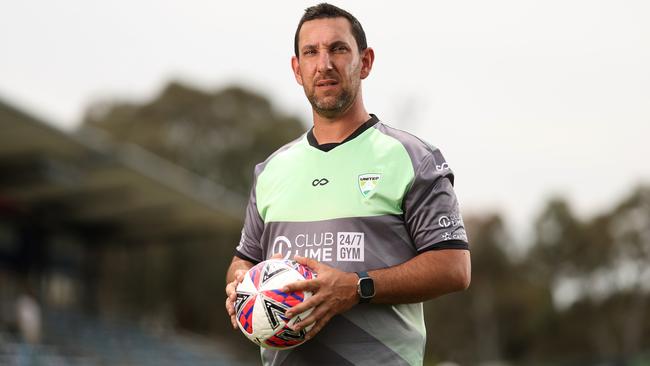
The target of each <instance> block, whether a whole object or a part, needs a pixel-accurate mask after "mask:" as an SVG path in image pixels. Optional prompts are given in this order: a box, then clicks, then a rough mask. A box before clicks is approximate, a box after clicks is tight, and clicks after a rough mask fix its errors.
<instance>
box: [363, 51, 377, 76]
mask: <svg viewBox="0 0 650 366" xmlns="http://www.w3.org/2000/svg"><path fill="white" fill-rule="evenodd" d="M373 62H375V50H373V49H372V48H370V47H368V48H366V49H365V50H363V53H362V54H361V79H365V78H367V77H368V75H370V70H372V64H373Z"/></svg>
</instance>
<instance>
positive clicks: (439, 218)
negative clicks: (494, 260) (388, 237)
mask: <svg viewBox="0 0 650 366" xmlns="http://www.w3.org/2000/svg"><path fill="white" fill-rule="evenodd" d="M453 184H454V174H453V172H452V171H451V169H450V168H449V165H448V164H447V162H446V161H445V159H444V157H443V156H442V154H441V153H440V151H439V150H438V149H435V150H433V151H432V152H431V153H430V154H427V155H426V156H425V157H424V159H422V160H421V162H420V165H419V166H417V169H416V172H415V176H414V178H413V183H412V185H411V187H410V189H409V191H408V193H407V194H406V197H405V200H404V202H403V206H404V219H405V222H406V226H407V229H408V230H409V233H410V235H411V238H412V240H413V243H414V244H415V249H416V250H417V251H418V253H421V252H424V251H427V250H436V249H469V245H468V239H467V233H466V231H465V224H464V223H463V219H462V216H461V214H460V210H459V205H458V199H457V198H456V193H455V192H454V187H453Z"/></svg>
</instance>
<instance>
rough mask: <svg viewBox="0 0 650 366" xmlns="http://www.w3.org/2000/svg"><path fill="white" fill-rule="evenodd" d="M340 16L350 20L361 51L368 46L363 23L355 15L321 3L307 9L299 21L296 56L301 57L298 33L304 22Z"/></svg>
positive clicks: (295, 42) (295, 40) (353, 34)
mask: <svg viewBox="0 0 650 366" xmlns="http://www.w3.org/2000/svg"><path fill="white" fill-rule="evenodd" d="M338 17H343V18H345V19H347V20H348V21H349V22H350V27H351V28H352V36H354V40H355V41H356V42H357V47H358V48H359V52H361V51H363V50H365V49H366V48H368V44H367V42H366V32H364V31H363V27H362V26H361V23H359V21H358V20H357V18H355V17H354V15H352V14H350V13H348V12H347V11H345V10H343V9H341V8H339V7H337V6H334V5H332V4H328V3H320V4H318V5H314V6H310V7H309V8H307V9H305V14H303V16H302V18H300V23H298V28H297V29H296V35H295V37H294V39H293V49H294V52H295V53H296V57H300V55H299V54H298V34H299V33H300V28H302V25H303V23H305V22H308V21H310V20H315V19H323V18H338Z"/></svg>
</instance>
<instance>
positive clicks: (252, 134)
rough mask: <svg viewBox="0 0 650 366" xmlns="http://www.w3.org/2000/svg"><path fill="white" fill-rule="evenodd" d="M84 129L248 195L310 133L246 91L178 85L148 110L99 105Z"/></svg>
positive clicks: (171, 86)
mask: <svg viewBox="0 0 650 366" xmlns="http://www.w3.org/2000/svg"><path fill="white" fill-rule="evenodd" d="M84 124H85V125H89V126H94V127H98V128H101V129H102V130H105V131H106V132H108V133H109V134H110V135H111V136H112V137H113V138H115V139H116V140H118V141H122V142H130V143H134V144H137V145H140V146H142V147H144V148H145V149H147V150H149V151H151V152H153V153H155V154H158V155H159V156H161V157H163V158H165V159H167V160H170V161H173V162H175V163H177V164H179V165H181V166H184V167H186V168H188V169H190V170H192V171H194V172H196V173H198V174H200V175H202V176H205V177H208V178H210V179H212V180H214V181H216V182H218V183H221V184H223V185H224V186H226V187H227V188H229V189H231V190H232V191H234V192H239V193H243V194H247V193H248V190H249V189H250V186H251V181H252V172H253V166H254V165H255V164H256V163H259V162H261V161H263V160H264V159H266V157H268V155H270V154H271V153H272V152H273V151H274V150H275V149H277V148H278V147H280V146H281V145H283V144H284V143H286V142H288V141H290V140H292V139H294V138H296V137H298V136H299V135H300V134H301V133H302V132H304V130H305V127H304V126H303V125H302V124H301V123H300V121H298V119H296V118H294V117H289V116H285V115H282V114H280V113H278V112H276V111H275V110H273V108H272V106H271V104H270V102H269V101H268V100H267V99H266V98H264V97H262V96H259V95H256V94H254V93H251V92H249V91H246V90H243V89H241V88H237V87H230V88H227V89H224V90H221V91H218V92H213V93H209V92H204V91H201V90H198V89H194V88H191V87H189V86H187V85H183V84H180V83H176V82H173V83H170V84H169V85H168V86H167V87H166V88H165V89H164V90H163V91H162V92H161V93H160V95H159V96H158V97H157V98H155V99H154V100H152V101H150V102H148V103H145V104H142V105H136V104H130V103H119V102H113V103H110V102H109V103H106V102H104V103H96V104H94V105H93V106H91V107H90V108H89V109H88V111H87V113H86V117H85V118H84Z"/></svg>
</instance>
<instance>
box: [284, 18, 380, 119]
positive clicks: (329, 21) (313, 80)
mask: <svg viewBox="0 0 650 366" xmlns="http://www.w3.org/2000/svg"><path fill="white" fill-rule="evenodd" d="M366 51H367V50H366ZM366 53H367V52H364V55H360V54H359V51H358V47H357V43H356V41H355V39H354V36H353V35H352V33H351V27H350V23H349V22H348V20H347V19H345V18H341V17H339V18H324V19H316V20H310V21H307V22H305V23H303V25H302V28H301V29H300V33H299V38H298V54H299V57H295V56H294V57H293V58H292V60H291V64H292V67H293V71H294V75H295V77H296V80H297V81H298V83H299V84H300V85H302V87H303V89H304V90H305V95H306V96H307V99H309V102H310V103H311V105H312V107H313V108H314V110H315V111H316V112H317V113H318V114H319V115H321V116H323V117H326V118H335V117H337V116H340V115H341V114H343V113H344V112H345V111H347V110H348V108H349V107H350V105H352V103H353V102H354V100H355V98H356V97H357V95H358V94H359V91H360V85H361V79H365V78H366V77H367V76H368V73H369V72H370V66H371V65H372V60H371V57H370V56H366ZM370 53H372V50H370Z"/></svg>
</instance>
